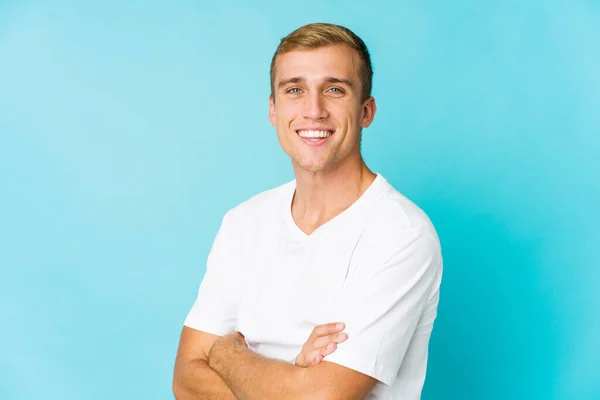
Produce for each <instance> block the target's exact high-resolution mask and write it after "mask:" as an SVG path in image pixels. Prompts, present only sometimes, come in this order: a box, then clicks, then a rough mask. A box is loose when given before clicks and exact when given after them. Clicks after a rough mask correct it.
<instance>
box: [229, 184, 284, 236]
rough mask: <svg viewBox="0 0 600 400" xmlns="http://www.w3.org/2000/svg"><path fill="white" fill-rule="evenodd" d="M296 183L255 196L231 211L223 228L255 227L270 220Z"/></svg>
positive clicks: (280, 186)
mask: <svg viewBox="0 0 600 400" xmlns="http://www.w3.org/2000/svg"><path fill="white" fill-rule="evenodd" d="M294 185H295V181H289V182H286V183H284V184H282V185H279V186H277V187H274V188H272V189H268V190H265V191H262V192H259V193H257V194H255V195H254V196H252V197H250V198H249V199H247V200H245V201H243V202H241V203H239V204H238V205H236V206H235V207H233V208H231V209H229V210H228V211H227V212H226V213H225V216H224V217H223V226H225V227H227V228H230V227H231V228H233V227H238V228H240V227H243V226H248V225H255V224H256V223H257V222H259V221H262V220H264V219H266V218H269V217H270V216H272V215H273V211H274V210H275V209H277V208H278V207H282V205H283V204H284V202H285V201H286V199H287V197H288V196H291V191H292V190H293V189H294V187H295V186H294Z"/></svg>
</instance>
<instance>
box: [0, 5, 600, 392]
mask: <svg viewBox="0 0 600 400" xmlns="http://www.w3.org/2000/svg"><path fill="white" fill-rule="evenodd" d="M316 21H326V22H333V23H339V24H343V25H346V26H348V27H349V28H351V29H352V30H354V31H355V32H356V33H357V34H358V35H360V36H361V37H362V38H363V39H364V40H365V41H366V43H367V45H368V46H369V48H370V50H371V53H372V58H373V63H374V68H375V77H374V91H373V94H374V96H375V98H376V100H377V102H378V103H377V104H378V112H377V116H376V118H375V122H374V123H373V125H372V126H371V127H370V128H369V129H367V130H366V131H365V136H364V142H363V150H364V156H365V159H366V161H367V163H368V165H369V166H370V167H371V168H372V169H373V170H375V171H377V172H380V173H381V174H383V175H384V176H385V177H386V178H387V179H388V180H389V181H390V182H391V183H392V184H393V185H394V186H395V187H396V188H397V189H398V190H400V191H401V192H402V193H404V194H405V195H406V196H408V197H409V198H411V199H412V200H413V201H414V202H416V203H417V204H418V205H420V206H421V207H422V208H423V209H424V210H425V211H426V212H427V213H428V214H429V216H430V217H431V219H432V220H433V222H434V224H435V225H436V227H437V229H438V232H439V234H440V238H441V241H442V245H443V253H444V261H445V271H444V273H445V275H444V281H443V285H442V299H441V303H440V308H439V316H438V320H437V323H436V326H435V329H434V333H433V337H432V340H431V346H430V349H431V351H430V362H429V370H428V376H427V381H426V384H425V389H424V393H423V399H425V400H435V399H460V400H475V399H485V400H501V399H502V400H504V399H509V400H512V399H527V400H530V399H536V400H537V399H542V400H553V399H557V400H558V399H560V400H573V399H575V400H591V399H600V296H599V295H598V291H599V289H598V286H599V284H600V256H599V254H598V244H599V243H600V229H599V226H600V225H599V224H600V212H599V210H598V206H599V205H600V165H599V164H600V163H599V160H600V5H599V3H598V2H596V1H589V2H584V1H572V2H567V1H564V2H555V1H550V2H549V1H525V2H523V1H506V2H501V4H500V2H487V1H481V2H470V1H453V2H448V1H428V2H421V1H397V2H393V1H378V2H377V1H373V2H360V3H358V2H357V3H352V2H348V1H317V0H307V1H303V2H301V3H289V2H274V1H263V2H254V3H252V5H250V2H242V1H204V2H199V1H190V0H188V1H174V2H150V1H130V2H118V1H93V2H76V1H53V2H50V1H6V0H5V1H0V267H1V273H0V324H1V325H0V398H1V399H7V400H8V399H10V400H30V399H52V400H54V399H57V400H58V399H61V400H71V399H73V400H88V399H89V400H106V399H169V398H172V395H171V377H172V368H173V361H174V357H175V351H176V347H177V341H178V337H179V333H180V329H181V326H182V323H183V319H184V317H185V314H186V313H187V311H188V309H189V307H190V306H191V304H192V302H193V300H194V298H195V295H196V290H197V288H198V285H199V283H200V280H201V278H202V276H203V274H204V271H205V261H206V256H207V255H208V251H209V249H210V245H211V243H212V240H213V238H214V235H215V233H216V231H217V229H218V226H219V223H220V221H221V218H222V216H223V214H224V213H225V212H226V211H227V210H228V209H229V208H231V207H233V206H235V205H236V204H238V203H239V202H241V201H243V200H245V199H247V198H248V197H250V196H252V195H254V194H256V193H258V192H260V191H263V190H266V189H269V188H271V187H274V186H276V185H279V184H281V183H284V182H286V181H288V180H290V179H292V178H293V175H292V169H291V167H290V163H289V160H288V158H287V156H285V154H284V153H283V152H282V151H281V149H280V148H279V145H278V142H277V140H276V136H275V131H274V128H272V127H271V126H270V125H269V122H268V118H267V115H268V95H269V76H268V68H269V63H270V59H271V56H272V54H273V52H274V50H275V48H276V46H277V44H278V43H279V39H281V38H282V37H283V36H285V35H286V34H288V33H289V32H291V31H292V30H293V29H295V28H297V27H299V26H301V25H303V24H305V23H309V22H316Z"/></svg>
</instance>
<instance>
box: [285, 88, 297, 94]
mask: <svg viewBox="0 0 600 400" xmlns="http://www.w3.org/2000/svg"><path fill="white" fill-rule="evenodd" d="M285 92H286V93H291V94H298V93H300V88H296V87H295V88H290V89H288V90H286V91H285Z"/></svg>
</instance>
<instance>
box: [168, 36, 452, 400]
mask: <svg viewBox="0 0 600 400" xmlns="http://www.w3.org/2000/svg"><path fill="white" fill-rule="evenodd" d="M372 75H373V72H372V68H371V61H370V56H369V53H368V51H367V48H366V46H365V44H364V43H363V41H362V40H361V39H360V38H358V37H357V36H356V35H355V34H354V33H352V32H351V31H349V30H348V29H346V28H344V27H341V26H336V25H331V24H310V25H306V26H304V27H301V28H299V29H298V30H296V31H294V32H292V33H291V34H290V35H288V36H287V37H285V38H284V39H282V41H281V43H280V45H279V47H278V48H277V51H276V53H275V55H274V56H273V61H272V63H271V96H270V120H271V124H272V125H274V126H275V127H276V129H277V136H278V139H279V143H280V144H281V147H282V148H283V150H284V151H285V152H286V153H287V154H288V155H289V157H290V159H291V161H292V165H293V168H294V173H295V180H293V181H291V182H289V183H286V184H284V185H282V186H280V187H277V188H275V189H271V190H269V191H266V192H263V193H261V194H259V195H257V196H254V197H253V198H251V199H249V200H248V201H246V202H244V203H242V204H240V205H239V206H237V207H235V208H233V209H232V210H230V211H229V212H227V214H226V215H225V217H224V218H223V221H222V225H221V227H220V229H219V232H218V234H217V236H216V238H215V241H214V243H213V247H212V249H211V252H210V255H209V257H208V263H207V271H206V274H205V276H204V278H203V280H202V283H201V284H200V289H199V292H198V298H197V300H196V302H195V304H194V306H193V308H192V309H191V311H190V312H189V314H188V316H187V319H186V321H185V326H184V328H183V332H182V335H181V340H180V344H179V351H178V354H177V360H176V363H175V375H174V381H173V390H174V393H175V396H176V398H177V399H180V400H187V399H236V398H243V399H261V400H263V399H278V400H280V399H344V400H346V399H363V398H369V399H419V398H420V395H421V389H422V387H423V383H424V379H425V373H426V366H427V348H428V343H429V337H430V334H431V330H432V327H433V323H434V320H435V317H436V314H437V305H438V300H439V287H440V281H441V276H442V256H441V250H440V244H439V240H438V237H437V234H436V231H435V229H434V227H433V225H432V224H431V222H430V220H429V218H428V217H427V216H426V215H425V213H424V212H423V211H422V210H421V209H419V208H418V207H417V206H416V205H415V204H413V203H412V202H411V201H410V200H408V199H407V198H406V197H404V196H402V195H401V194H400V193H399V192H397V191H396V190H395V189H394V188H393V187H392V186H391V185H390V184H389V183H388V182H387V181H386V180H385V179H384V177H383V176H382V175H380V174H376V173H374V172H372V171H371V170H369V168H368V167H367V166H366V165H365V163H364V161H363V159H362V157H361V154H360V142H361V131H362V128H366V127H368V126H369V125H370V124H371V122H372V121H373V117H374V116H375V111H376V106H375V100H374V99H373V97H371V95H370V93H371V80H372ZM336 322H340V323H342V324H341V327H336V326H337V325H336V324H335V323H336ZM342 330H343V332H342Z"/></svg>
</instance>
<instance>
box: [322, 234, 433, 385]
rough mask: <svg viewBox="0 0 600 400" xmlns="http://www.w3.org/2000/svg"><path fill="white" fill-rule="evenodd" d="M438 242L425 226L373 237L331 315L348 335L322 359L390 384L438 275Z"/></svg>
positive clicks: (431, 294)
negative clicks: (420, 228) (343, 326)
mask: <svg viewBox="0 0 600 400" xmlns="http://www.w3.org/2000/svg"><path fill="white" fill-rule="evenodd" d="M441 262H442V260H441V250H440V247H439V242H438V241H437V240H436V238H435V237H434V236H433V235H432V234H431V233H428V232H427V231H421V230H405V231H404V232H398V233H395V234H390V235H386V236H385V237H382V238H381V240H378V241H377V242H374V243H373V244H372V245H370V248H369V249H368V250H367V251H366V252H365V255H364V257H363V258H362V259H361V260H360V261H359V263H358V265H357V267H356V270H355V273H354V274H353V276H352V277H351V278H349V279H348V281H347V282H346V285H345V286H344V288H343V290H342V295H341V297H340V298H339V299H338V300H337V301H336V306H335V310H334V313H333V314H334V316H333V319H332V321H342V322H344V323H345V324H346V329H345V331H346V332H347V333H348V339H347V340H346V341H345V342H343V343H340V344H339V345H338V347H337V349H336V350H335V351H334V352H333V353H332V354H330V355H328V356H326V357H325V361H329V362H334V363H337V364H340V365H342V366H345V367H348V368H351V369H354V370H356V371H359V372H362V373H364V374H366V375H369V376H372V377H374V378H375V379H377V380H378V381H380V382H383V383H384V384H386V385H388V386H391V384H392V383H393V382H394V380H395V378H396V376H397V374H398V371H399V369H400V366H401V364H402V360H403V358H404V356H405V354H406V352H407V349H408V347H409V344H410V341H411V339H412V336H413V334H414V332H415V330H416V327H417V324H418V322H419V319H420V316H421V314H422V313H423V311H424V309H425V307H426V305H427V303H428V301H429V300H430V298H431V297H432V296H433V295H434V294H435V289H437V286H439V282H440V278H441V268H442V266H441Z"/></svg>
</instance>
